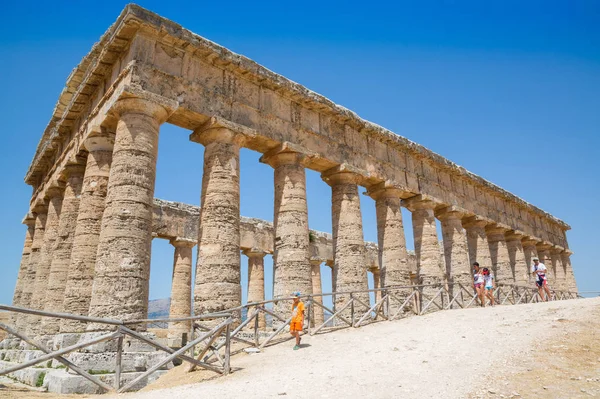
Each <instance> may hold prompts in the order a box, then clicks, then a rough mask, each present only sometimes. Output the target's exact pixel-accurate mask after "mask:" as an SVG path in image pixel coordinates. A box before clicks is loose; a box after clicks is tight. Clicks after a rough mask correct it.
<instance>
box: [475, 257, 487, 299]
mask: <svg viewBox="0 0 600 399" xmlns="http://www.w3.org/2000/svg"><path fill="white" fill-rule="evenodd" d="M473 289H474V290H475V293H476V294H477V298H479V302H480V303H481V306H485V296H484V292H483V275H482V274H481V269H480V268H479V263H478V262H474V263H473Z"/></svg>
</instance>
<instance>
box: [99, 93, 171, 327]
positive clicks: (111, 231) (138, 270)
mask: <svg viewBox="0 0 600 399" xmlns="http://www.w3.org/2000/svg"><path fill="white" fill-rule="evenodd" d="M114 108H115V109H114V111H115V112H116V113H117V114H118V115H119V120H118V122H117V132H116V136H115V146H114V150H113V158H112V165H111V168H110V175H109V178H108V188H107V195H106V207H105V209H104V213H103V215H102V227H101V231H100V238H99V241H98V252H97V256H96V268H95V270H94V285H93V288H92V300H91V302H90V316H93V317H110V318H114V319H120V320H132V319H144V318H146V317H147V315H148V289H149V287H148V280H149V277H150V250H151V247H152V207H153V202H154V183H155V177H156V158H157V154H158V132H159V128H160V125H161V123H163V122H164V121H165V120H166V119H167V116H168V113H167V111H166V109H165V108H164V107H162V106H160V105H158V104H157V103H154V102H151V101H148V100H143V99H139V98H127V99H121V100H119V101H117V102H116V103H115V106H114ZM88 328H89V329H104V328H106V326H100V325H98V326H95V325H92V326H89V327H88ZM139 328H140V329H144V328H145V327H144V326H139Z"/></svg>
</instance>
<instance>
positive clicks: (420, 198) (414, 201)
mask: <svg viewBox="0 0 600 399" xmlns="http://www.w3.org/2000/svg"><path fill="white" fill-rule="evenodd" d="M444 205H446V204H444V203H442V202H441V201H439V200H437V199H435V198H433V197H430V196H428V195H425V194H419V195H415V196H414V197H411V198H407V199H403V200H402V206H404V207H405V208H408V209H409V210H410V211H411V212H414V211H416V210H419V209H432V210H433V209H436V208H439V207H443V206H444Z"/></svg>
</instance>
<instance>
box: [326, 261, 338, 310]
mask: <svg viewBox="0 0 600 399" xmlns="http://www.w3.org/2000/svg"><path fill="white" fill-rule="evenodd" d="M334 264H335V262H334V260H333V259H327V260H326V261H325V266H327V267H329V268H330V269H331V288H330V290H329V292H335V286H336V284H335V274H334V273H333V265H334ZM331 299H332V301H333V297H332V298H331Z"/></svg>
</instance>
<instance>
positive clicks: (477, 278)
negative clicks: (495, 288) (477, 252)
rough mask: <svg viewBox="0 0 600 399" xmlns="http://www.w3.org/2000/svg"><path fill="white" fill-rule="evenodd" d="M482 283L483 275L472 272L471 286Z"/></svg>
mask: <svg viewBox="0 0 600 399" xmlns="http://www.w3.org/2000/svg"><path fill="white" fill-rule="evenodd" d="M480 283H483V275H482V274H481V270H480V271H478V272H475V271H474V272H473V284H480Z"/></svg>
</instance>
